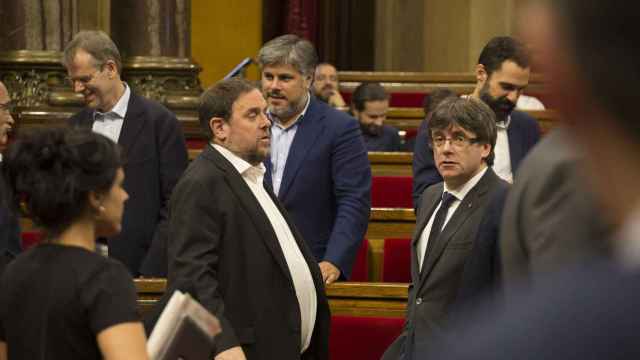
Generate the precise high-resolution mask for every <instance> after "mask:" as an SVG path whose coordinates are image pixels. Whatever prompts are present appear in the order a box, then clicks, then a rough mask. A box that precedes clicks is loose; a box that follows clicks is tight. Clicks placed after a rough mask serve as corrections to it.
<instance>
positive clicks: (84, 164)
mask: <svg viewBox="0 0 640 360" xmlns="http://www.w3.org/2000/svg"><path fill="white" fill-rule="evenodd" d="M3 162H4V165H3V169H2V171H3V177H4V180H5V182H6V183H7V185H8V187H9V188H10V190H11V193H12V196H13V200H14V202H15V205H16V206H17V207H18V208H21V209H22V211H23V212H24V213H25V214H26V215H27V216H30V217H31V218H32V219H33V221H34V222H35V223H36V224H37V225H39V226H42V227H43V228H44V231H45V233H46V235H47V237H51V236H55V235H59V234H60V233H62V232H63V231H64V230H65V229H67V228H68V227H69V226H70V225H71V224H72V223H73V222H74V221H77V220H78V219H79V218H80V217H81V216H84V215H85V213H86V211H88V209H89V203H88V201H89V193H90V192H96V193H105V192H108V191H109V189H110V188H111V186H113V183H114V181H115V178H116V174H117V171H118V169H119V168H120V167H122V159H121V155H120V151H119V149H118V146H117V145H116V144H115V143H114V142H113V141H111V140H110V139H108V138H107V137H105V136H103V135H100V134H96V133H94V132H92V131H89V130H84V129H82V130H81V129H73V128H60V127H54V128H46V129H35V130H31V131H28V132H25V133H23V134H22V135H21V136H20V137H19V138H18V139H17V141H16V142H14V143H13V144H11V146H9V149H8V151H7V153H6V156H5V160H4V161H3ZM20 203H23V204H24V207H21V206H20Z"/></svg>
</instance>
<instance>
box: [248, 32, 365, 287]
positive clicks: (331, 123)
mask: <svg viewBox="0 0 640 360" xmlns="http://www.w3.org/2000/svg"><path fill="white" fill-rule="evenodd" d="M258 64H259V66H260V68H261V73H262V90H263V92H264V94H265V97H266V99H267V104H268V107H269V113H270V115H271V118H272V121H273V125H272V128H271V129H272V140H271V142H272V152H271V156H270V158H269V159H267V160H266V161H265V165H266V167H267V174H266V176H265V182H266V183H267V185H268V186H272V187H273V190H274V192H275V193H276V194H277V195H278V198H279V199H280V201H281V202H282V203H283V204H284V206H285V209H286V210H287V211H288V212H289V213H290V214H291V216H292V217H293V220H294V222H295V225H296V226H297V227H298V229H299V230H300V232H301V233H302V235H303V237H304V239H305V240H306V243H307V244H308V245H309V247H310V248H311V251H312V252H313V254H314V255H315V257H316V260H318V262H319V266H320V270H321V271H322V275H323V280H324V281H325V282H326V283H332V282H334V281H336V280H337V279H348V278H349V275H350V274H351V267H352V265H353V262H354V260H355V257H356V253H357V251H358V248H359V247H360V244H361V242H362V240H363V238H364V234H365V232H366V230H367V224H368V220H369V212H370V208H371V200H370V190H371V168H370V165H369V160H368V158H367V152H366V149H365V146H364V142H363V140H362V134H361V132H360V127H359V125H358V122H357V121H356V120H355V119H353V118H352V117H350V116H349V115H347V114H345V113H343V112H341V111H338V110H335V109H333V108H331V107H329V106H328V105H327V104H325V103H323V102H321V101H319V100H318V99H316V98H315V97H313V96H312V95H311V94H310V87H311V84H312V81H313V74H314V70H315V66H316V64H317V55H316V52H315V49H314V47H313V45H312V44H311V43H310V42H309V41H307V40H304V39H301V38H299V37H298V36H295V35H284V36H280V37H278V38H275V39H273V40H271V41H269V42H268V43H266V44H265V45H264V46H263V47H262V49H260V52H259V54H258Z"/></svg>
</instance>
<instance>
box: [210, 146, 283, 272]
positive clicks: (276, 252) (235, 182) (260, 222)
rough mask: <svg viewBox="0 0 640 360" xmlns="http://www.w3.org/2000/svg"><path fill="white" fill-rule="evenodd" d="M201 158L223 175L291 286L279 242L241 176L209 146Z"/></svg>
mask: <svg viewBox="0 0 640 360" xmlns="http://www.w3.org/2000/svg"><path fill="white" fill-rule="evenodd" d="M203 156H204V157H205V158H207V159H208V160H211V161H213V162H214V163H215V164H216V166H217V167H218V168H219V169H221V170H222V171H223V172H224V173H225V181H226V182H227V185H229V188H231V191H232V192H233V193H234V195H235V196H236V197H237V198H238V202H239V203H240V206H242V207H243V208H244V210H245V211H246V212H247V214H249V216H248V218H249V219H250V221H251V222H252V223H253V224H254V225H255V227H256V230H257V233H258V234H260V235H261V236H260V238H261V239H262V241H264V243H265V245H266V246H267V248H268V249H269V252H271V255H272V256H273V258H274V259H275V261H276V263H278V266H279V267H280V269H281V270H282V272H283V273H284V275H285V277H286V278H287V279H289V281H290V283H291V284H293V280H292V279H291V274H290V273H289V267H288V266H287V264H286V261H285V258H284V253H283V252H282V249H281V248H280V242H279V241H278V238H277V237H276V233H275V231H274V230H273V226H271V222H270V221H269V218H268V217H267V214H266V213H265V212H264V210H263V209H262V206H260V203H259V202H258V199H256V197H255V196H254V195H253V192H252V191H251V189H250V188H249V186H248V185H247V184H246V183H245V181H244V179H243V178H242V176H241V175H240V174H239V173H238V171H237V170H236V169H235V168H234V167H233V165H232V164H231V163H230V162H229V161H228V160H227V159H225V158H224V156H222V154H220V153H219V152H218V151H217V150H215V149H214V148H213V147H212V146H211V145H207V146H205V150H204V152H203Z"/></svg>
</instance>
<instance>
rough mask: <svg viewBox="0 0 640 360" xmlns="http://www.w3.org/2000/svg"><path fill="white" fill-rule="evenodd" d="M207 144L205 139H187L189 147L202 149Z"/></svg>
mask: <svg viewBox="0 0 640 360" xmlns="http://www.w3.org/2000/svg"><path fill="white" fill-rule="evenodd" d="M206 144H207V140H205V139H187V149H195V150H198V149H202V148H204V146H205V145H206Z"/></svg>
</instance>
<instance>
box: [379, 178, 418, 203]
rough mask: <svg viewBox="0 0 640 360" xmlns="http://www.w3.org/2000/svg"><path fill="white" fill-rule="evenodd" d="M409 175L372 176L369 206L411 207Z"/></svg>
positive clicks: (411, 184)
mask: <svg viewBox="0 0 640 360" xmlns="http://www.w3.org/2000/svg"><path fill="white" fill-rule="evenodd" d="M412 187H413V178H412V177H411V176H374V177H373V178H372V180H371V207H390V208H411V209H412V208H413V202H412V199H411V191H412Z"/></svg>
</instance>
